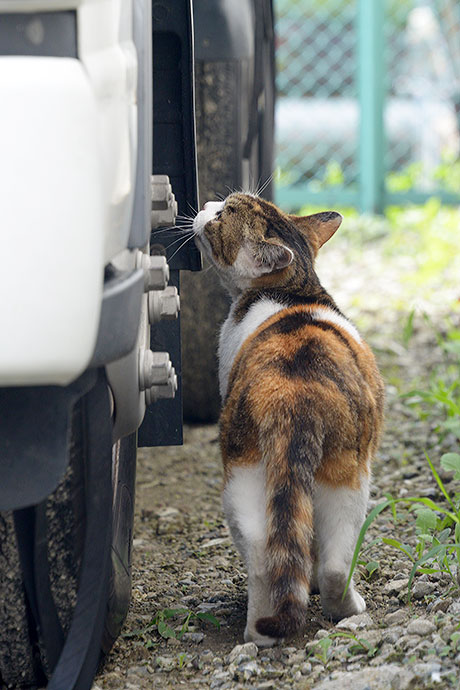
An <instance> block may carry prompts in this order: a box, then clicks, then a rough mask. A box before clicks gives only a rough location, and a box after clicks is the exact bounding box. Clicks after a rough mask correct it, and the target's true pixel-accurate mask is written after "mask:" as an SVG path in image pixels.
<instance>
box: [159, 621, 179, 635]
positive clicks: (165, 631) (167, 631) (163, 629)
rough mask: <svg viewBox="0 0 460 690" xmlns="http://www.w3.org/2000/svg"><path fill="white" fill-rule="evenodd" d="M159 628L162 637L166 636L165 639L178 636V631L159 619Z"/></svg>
mask: <svg viewBox="0 0 460 690" xmlns="http://www.w3.org/2000/svg"><path fill="white" fill-rule="evenodd" d="M157 630H158V633H159V634H160V635H161V637H164V638H165V639H167V638H168V637H176V631H175V630H173V629H172V628H171V627H170V626H169V625H168V624H167V623H165V622H164V621H158V625H157Z"/></svg>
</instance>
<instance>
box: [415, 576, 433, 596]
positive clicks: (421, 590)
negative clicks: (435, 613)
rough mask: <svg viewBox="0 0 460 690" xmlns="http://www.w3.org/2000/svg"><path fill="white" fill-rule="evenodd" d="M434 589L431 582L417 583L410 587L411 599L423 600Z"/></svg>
mask: <svg viewBox="0 0 460 690" xmlns="http://www.w3.org/2000/svg"><path fill="white" fill-rule="evenodd" d="M435 589H436V585H435V584H434V583H432V582H420V580H419V581H418V582H416V583H415V585H414V586H413V587H412V597H413V598H414V599H423V597H426V596H428V595H429V594H431V593H432V592H433V591H434V590H435Z"/></svg>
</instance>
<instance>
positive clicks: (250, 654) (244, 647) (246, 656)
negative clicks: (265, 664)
mask: <svg viewBox="0 0 460 690" xmlns="http://www.w3.org/2000/svg"><path fill="white" fill-rule="evenodd" d="M258 653H259V648H258V647H257V645H256V644H254V642H246V644H237V645H236V647H233V649H232V651H231V652H230V654H229V655H228V656H227V658H226V662H227V664H233V663H236V664H241V663H242V662H243V661H249V660H250V659H255V658H256V656H257V655H258Z"/></svg>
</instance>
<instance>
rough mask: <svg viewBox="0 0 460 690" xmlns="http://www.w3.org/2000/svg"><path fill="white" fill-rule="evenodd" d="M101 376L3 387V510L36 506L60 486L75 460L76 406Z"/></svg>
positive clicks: (93, 374)
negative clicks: (55, 383)
mask: <svg viewBox="0 0 460 690" xmlns="http://www.w3.org/2000/svg"><path fill="white" fill-rule="evenodd" d="M95 380H96V372H95V370H93V371H88V372H85V374H83V376H81V377H80V378H79V379H77V381H75V382H74V383H72V384H71V385H70V386H66V387H61V386H36V387H34V388H27V387H15V388H0V510H12V509H17V508H25V507H27V506H31V505H35V504H37V503H40V502H41V501H43V500H45V498H46V497H47V496H48V495H49V494H51V493H52V492H53V491H54V490H55V488H56V487H57V485H58V483H59V480H60V479H61V477H62V476H63V474H64V472H65V470H66V467H67V464H68V461H69V448H68V441H69V434H70V424H71V416H72V410H73V407H74V405H75V402H76V401H77V400H78V399H79V398H81V397H82V396H83V395H84V394H85V393H86V392H87V391H88V390H89V389H90V388H91V387H92V386H94V383H95Z"/></svg>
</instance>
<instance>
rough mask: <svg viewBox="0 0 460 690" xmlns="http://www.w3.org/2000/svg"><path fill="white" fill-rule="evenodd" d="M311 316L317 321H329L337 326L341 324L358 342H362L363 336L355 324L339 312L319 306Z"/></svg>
mask: <svg viewBox="0 0 460 690" xmlns="http://www.w3.org/2000/svg"><path fill="white" fill-rule="evenodd" d="M311 317H312V319H314V320H315V321H327V322H328V323H333V324H335V325H336V326H340V327H341V328H343V329H344V330H345V331H347V333H349V334H350V335H351V337H352V338H354V339H355V340H356V342H358V343H360V342H361V336H360V335H359V333H358V330H357V329H356V328H355V326H353V324H352V323H351V322H350V321H348V319H346V318H345V316H342V314H338V313H337V312H336V311H334V310H333V309H329V308H328V307H318V309H315V310H314V311H312V313H311Z"/></svg>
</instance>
